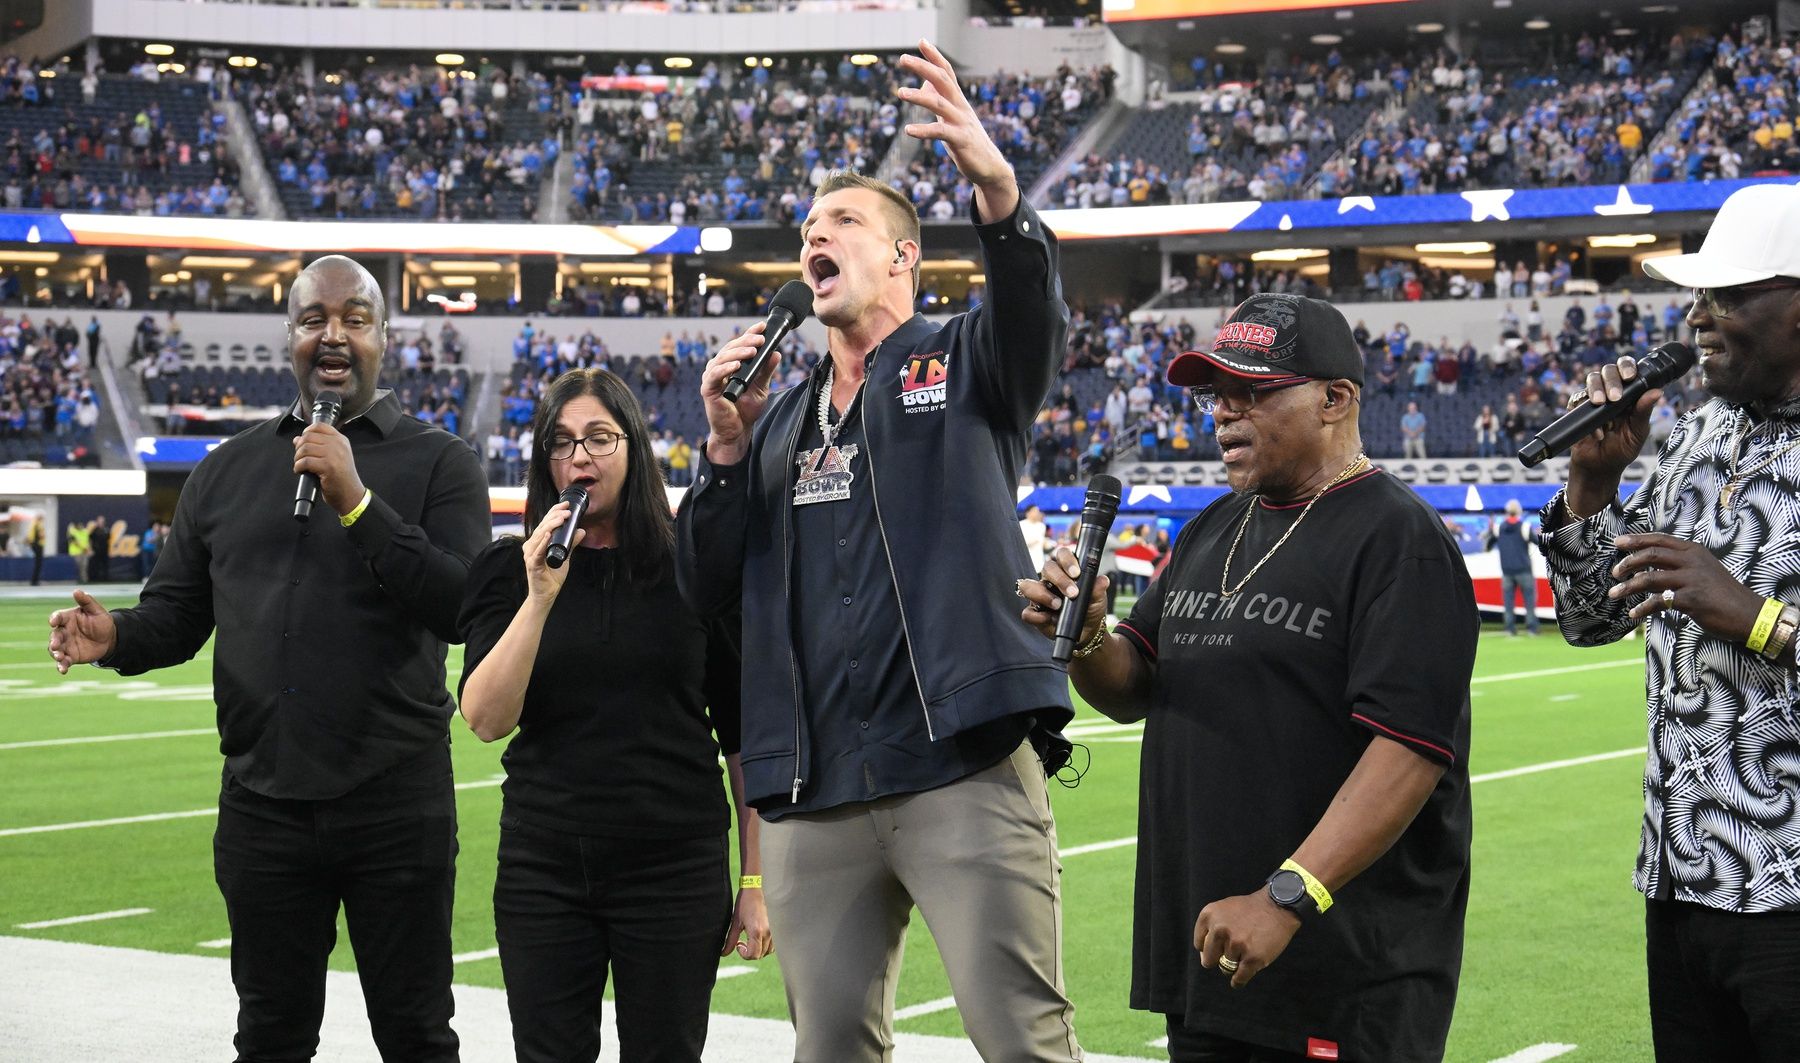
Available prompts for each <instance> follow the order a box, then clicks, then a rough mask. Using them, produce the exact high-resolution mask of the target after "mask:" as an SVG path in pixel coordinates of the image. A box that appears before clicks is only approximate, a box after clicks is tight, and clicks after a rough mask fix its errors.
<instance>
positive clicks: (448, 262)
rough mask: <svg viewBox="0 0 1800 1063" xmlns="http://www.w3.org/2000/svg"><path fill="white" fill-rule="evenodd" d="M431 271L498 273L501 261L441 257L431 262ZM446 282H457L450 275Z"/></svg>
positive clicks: (445, 279)
mask: <svg viewBox="0 0 1800 1063" xmlns="http://www.w3.org/2000/svg"><path fill="white" fill-rule="evenodd" d="M431 271H432V272H433V273H498V272H500V263H498V262H495V261H492V260H490V259H473V260H470V259H448V258H440V259H438V260H437V261H435V262H433V263H432V264H431ZM444 283H445V284H453V283H455V282H454V281H452V280H451V279H450V278H449V277H445V278H444Z"/></svg>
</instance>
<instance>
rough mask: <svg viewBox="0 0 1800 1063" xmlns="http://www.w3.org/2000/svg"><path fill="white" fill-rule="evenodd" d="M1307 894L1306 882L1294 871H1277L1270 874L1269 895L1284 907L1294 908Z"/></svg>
mask: <svg viewBox="0 0 1800 1063" xmlns="http://www.w3.org/2000/svg"><path fill="white" fill-rule="evenodd" d="M1304 896H1306V882H1305V881H1304V880H1303V879H1301V877H1300V875H1299V874H1298V873H1297V872H1294V871H1277V872H1275V874H1273V875H1271V876H1269V897H1270V898H1271V899H1273V900H1274V901H1275V903H1276V904H1279V905H1281V906H1282V907H1283V908H1292V907H1293V906H1294V905H1296V904H1299V903H1300V898H1302V897H1304Z"/></svg>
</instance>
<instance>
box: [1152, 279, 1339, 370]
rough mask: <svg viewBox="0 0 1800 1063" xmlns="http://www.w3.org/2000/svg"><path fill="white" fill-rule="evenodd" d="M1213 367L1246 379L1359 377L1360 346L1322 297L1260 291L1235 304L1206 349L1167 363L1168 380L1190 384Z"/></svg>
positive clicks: (1334, 309) (1333, 308) (1178, 357)
mask: <svg viewBox="0 0 1800 1063" xmlns="http://www.w3.org/2000/svg"><path fill="white" fill-rule="evenodd" d="M1214 370H1218V371H1220V372H1224V373H1229V374H1231V375H1232V376H1235V377H1241V378H1243V379H1245V380H1274V379H1277V378H1279V377H1292V376H1306V377H1312V378H1314V379H1316V380H1349V381H1352V382H1353V383H1355V384H1356V385H1357V386H1358V387H1361V386H1362V382H1363V355H1362V348H1361V347H1359V346H1357V343H1356V337H1355V336H1352V335H1351V334H1350V322H1348V321H1346V320H1344V315H1343V314H1341V313H1339V312H1338V308H1337V307H1335V306H1332V305H1331V304H1330V303H1328V302H1325V301H1324V300H1322V299H1308V298H1305V297H1304V296H1299V295H1276V294H1274V293H1268V292H1265V293H1263V294H1260V295H1252V296H1251V297H1250V298H1248V299H1245V300H1244V301H1243V302H1241V303H1239V304H1238V306H1237V309H1236V310H1233V311H1232V312H1231V316H1230V317H1229V318H1227V319H1226V321H1225V325H1224V327H1223V328H1221V329H1219V334H1218V336H1216V337H1214V339H1213V344H1212V350H1211V351H1186V352H1183V353H1182V354H1179V355H1176V356H1175V358H1174V360H1173V361H1171V362H1170V363H1169V370H1168V378H1169V383H1171V384H1174V385H1175V386H1176V387H1183V388H1186V387H1193V386H1195V385H1198V384H1205V383H1206V382H1207V381H1209V380H1211V379H1212V373H1213V371H1214Z"/></svg>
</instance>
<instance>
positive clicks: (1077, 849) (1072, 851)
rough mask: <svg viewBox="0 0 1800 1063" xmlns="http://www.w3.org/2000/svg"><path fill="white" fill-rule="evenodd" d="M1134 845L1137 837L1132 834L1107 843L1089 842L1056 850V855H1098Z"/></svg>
mask: <svg viewBox="0 0 1800 1063" xmlns="http://www.w3.org/2000/svg"><path fill="white" fill-rule="evenodd" d="M1136 844H1137V835H1135V834H1134V835H1132V836H1131V837H1129V838H1114V839H1113V840H1111V841H1107V842H1091V843H1089V844H1087V845H1073V846H1070V847H1069V848H1067V849H1059V850H1057V853H1056V855H1057V856H1062V857H1069V856H1080V855H1082V854H1083V853H1099V852H1105V851H1106V850H1108V849H1123V848H1125V847H1126V846H1127V845H1136Z"/></svg>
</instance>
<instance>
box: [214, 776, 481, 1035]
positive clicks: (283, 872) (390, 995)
mask: <svg viewBox="0 0 1800 1063" xmlns="http://www.w3.org/2000/svg"><path fill="white" fill-rule="evenodd" d="M213 867H214V874H215V877H216V878H217V879H218V883H219V892H221V893H223V894H224V895H225V911H226V914H227V915H228V916H229V917H230V920H231V980H232V983H233V984H234V985H236V986H237V993H238V1032H237V1038H236V1040H235V1041H234V1042H233V1043H234V1044H235V1045H236V1046H237V1050H238V1060H239V1063H264V1061H269V1063H274V1061H286V1060H309V1059H311V1058H312V1057H313V1052H314V1051H315V1050H316V1049H317V1047H318V1044H319V1022H320V1019H321V1018H322V1017H323V1015H324V1012H325V961H326V957H328V956H329V955H330V954H331V950H332V947H333V946H335V945H336V944H337V913H338V906H339V904H342V905H343V909H344V922H345V924H346V925H347V926H348V927H349V930H350V946H351V948H352V949H353V950H354V951H355V954H356V969H357V974H358V975H359V976H360V978H361V979H362V989H363V996H364V998H365V999H366V1000H367V1002H368V1010H369V1026H370V1028H371V1030H372V1031H373V1033H374V1035H375V1045H376V1047H377V1048H378V1049H379V1050H380V1051H381V1058H382V1059H384V1060H387V1061H388V1063H454V1061H455V1060H456V1059H457V1039H456V1034H455V1032H453V1031H452V1030H451V1029H450V1016H451V1014H452V1013H453V1012H454V1010H455V1003H454V1001H452V999H451V997H450V969H451V968H450V903H451V894H452V892H453V888H454V886H455V882H456V797H455V793H454V791H453V790H452V789H451V786H450V753H449V748H448V746H445V747H444V748H442V749H434V750H432V751H431V752H430V753H429V754H427V755H425V756H423V757H421V758H419V759H418V760H416V761H414V762H412V763H409V764H407V765H404V766H403V767H401V768H399V769H396V770H395V771H393V772H390V773H389V774H387V775H384V776H381V777H379V778H376V779H374V780H371V781H370V782H367V783H364V784H363V785H362V786H360V787H358V788H357V789H355V790H352V791H351V792H350V793H348V794H345V795H344V796H342V797H338V798H334V799H332V800H328V801H289V800H278V799H275V798H269V797H263V796H261V795H260V794H256V793H252V792H251V791H250V790H248V789H246V788H245V787H244V786H243V785H242V784H241V783H239V782H238V781H237V779H235V778H234V777H232V776H231V775H230V774H229V773H227V774H226V776H225V782H224V788H223V791H222V793H221V794H220V796H219V828H218V831H217V833H216V834H214V836H213Z"/></svg>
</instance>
